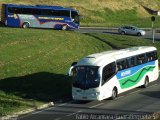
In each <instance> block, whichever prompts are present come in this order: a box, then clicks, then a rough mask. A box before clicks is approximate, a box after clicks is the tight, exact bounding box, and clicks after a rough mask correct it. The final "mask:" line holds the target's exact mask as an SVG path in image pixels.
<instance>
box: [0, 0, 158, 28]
mask: <svg viewBox="0 0 160 120" xmlns="http://www.w3.org/2000/svg"><path fill="white" fill-rule="evenodd" d="M1 3H16V4H39V3H41V4H48V5H61V6H66V7H72V8H75V9H77V10H78V11H79V12H80V14H81V15H82V19H81V24H82V25H83V26H84V25H85V26H114V27H119V26H121V25H125V24H130V25H136V26H139V27H150V26H151V22H150V16H151V15H149V14H148V13H147V12H146V11H145V10H144V9H143V8H142V6H141V5H144V6H147V7H149V8H151V9H154V10H159V9H160V1H159V0H152V1H150V0H81V1H75V0H54V1H53V0H34V1H32V0H23V1H22V0H1V1H0V4H1ZM157 19H158V20H157V22H156V24H155V26H156V27H160V23H159V22H158V21H159V20H160V18H157Z"/></svg>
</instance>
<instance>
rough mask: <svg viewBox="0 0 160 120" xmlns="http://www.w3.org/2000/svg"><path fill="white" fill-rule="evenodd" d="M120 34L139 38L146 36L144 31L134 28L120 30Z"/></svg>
mask: <svg viewBox="0 0 160 120" xmlns="http://www.w3.org/2000/svg"><path fill="white" fill-rule="evenodd" d="M118 32H119V33H120V34H122V35H124V34H128V35H137V36H143V35H145V34H146V32H145V31H144V30H141V29H139V28H137V27H134V26H123V27H121V28H119V29H118Z"/></svg>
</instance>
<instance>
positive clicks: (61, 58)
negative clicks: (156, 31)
mask: <svg viewBox="0 0 160 120" xmlns="http://www.w3.org/2000/svg"><path fill="white" fill-rule="evenodd" d="M0 33H1V34H0V69H1V73H0V103H1V104H0V116H1V115H5V114H9V113H12V112H15V111H19V110H22V109H26V108H30V107H35V106H37V105H39V104H42V102H47V101H54V100H56V99H59V98H62V97H66V96H70V95H71V80H70V79H69V77H67V75H66V74H67V69H68V68H69V66H70V64H71V63H72V62H73V61H77V60H78V59H80V58H82V57H84V56H86V55H88V54H91V53H95V52H100V51H104V50H109V49H112V48H114V49H119V48H126V47H131V46H140V45H154V46H156V47H157V48H158V50H159V51H158V52H159V54H160V43H159V42H156V44H152V41H149V40H145V39H140V38H137V37H130V36H122V35H115V36H113V35H107V34H93V33H90V34H82V35H81V34H80V33H76V32H72V31H55V30H39V29H16V28H2V27H1V28H0ZM131 41H132V42H131ZM133 41H134V42H133Z"/></svg>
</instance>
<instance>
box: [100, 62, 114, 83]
mask: <svg viewBox="0 0 160 120" xmlns="http://www.w3.org/2000/svg"><path fill="white" fill-rule="evenodd" d="M115 73H116V64H115V62H112V63H110V64H108V65H106V66H105V67H104V68H103V73H102V79H103V83H102V84H104V83H105V82H107V80H109V79H110V78H111V77H113V75H114V74H115Z"/></svg>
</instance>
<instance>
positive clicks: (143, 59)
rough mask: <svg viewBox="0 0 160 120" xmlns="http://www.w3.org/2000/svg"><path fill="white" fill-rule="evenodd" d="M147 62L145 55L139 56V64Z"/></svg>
mask: <svg viewBox="0 0 160 120" xmlns="http://www.w3.org/2000/svg"><path fill="white" fill-rule="evenodd" d="M145 62H146V58H145V54H141V55H138V56H137V64H138V65H141V64H144V63H145Z"/></svg>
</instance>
